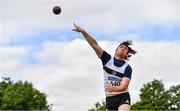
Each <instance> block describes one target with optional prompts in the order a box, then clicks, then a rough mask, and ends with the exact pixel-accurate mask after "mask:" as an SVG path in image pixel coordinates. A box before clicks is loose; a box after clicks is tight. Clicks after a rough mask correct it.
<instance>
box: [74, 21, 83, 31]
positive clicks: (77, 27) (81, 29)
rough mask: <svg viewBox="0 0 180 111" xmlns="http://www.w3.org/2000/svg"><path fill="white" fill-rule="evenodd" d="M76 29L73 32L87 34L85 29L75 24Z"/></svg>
mask: <svg viewBox="0 0 180 111" xmlns="http://www.w3.org/2000/svg"><path fill="white" fill-rule="evenodd" d="M73 25H74V27H75V29H73V31H75V32H81V33H82V32H85V30H84V29H83V28H81V27H80V26H78V25H76V24H75V23H73Z"/></svg>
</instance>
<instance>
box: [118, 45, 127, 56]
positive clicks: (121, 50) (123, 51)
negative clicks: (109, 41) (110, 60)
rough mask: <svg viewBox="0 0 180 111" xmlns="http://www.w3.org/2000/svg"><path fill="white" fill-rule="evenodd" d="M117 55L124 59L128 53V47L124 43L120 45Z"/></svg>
mask: <svg viewBox="0 0 180 111" xmlns="http://www.w3.org/2000/svg"><path fill="white" fill-rule="evenodd" d="M116 55H118V56H119V57H121V58H123V59H124V58H125V57H126V56H127V55H128V47H127V46H125V45H124V44H121V45H119V46H118V48H117V50H116Z"/></svg>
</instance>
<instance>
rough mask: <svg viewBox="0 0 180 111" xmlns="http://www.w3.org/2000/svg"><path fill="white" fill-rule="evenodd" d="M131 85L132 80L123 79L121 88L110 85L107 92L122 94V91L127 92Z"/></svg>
mask: <svg viewBox="0 0 180 111" xmlns="http://www.w3.org/2000/svg"><path fill="white" fill-rule="evenodd" d="M129 83H130V78H128V77H123V78H122V82H121V84H120V85H119V86H112V85H109V86H108V88H107V90H108V91H109V92H122V91H125V90H126V89H127V88H128V86H129Z"/></svg>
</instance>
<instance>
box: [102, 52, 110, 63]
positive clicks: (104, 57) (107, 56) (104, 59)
mask: <svg viewBox="0 0 180 111" xmlns="http://www.w3.org/2000/svg"><path fill="white" fill-rule="evenodd" d="M100 59H101V61H102V63H103V66H104V65H105V64H106V63H107V62H108V61H109V60H110V59H111V55H110V54H109V53H107V52H106V51H104V50H103V54H102V56H101V58H100Z"/></svg>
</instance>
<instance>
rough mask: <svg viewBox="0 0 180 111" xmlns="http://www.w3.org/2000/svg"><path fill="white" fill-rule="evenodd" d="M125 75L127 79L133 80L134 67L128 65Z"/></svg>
mask: <svg viewBox="0 0 180 111" xmlns="http://www.w3.org/2000/svg"><path fill="white" fill-rule="evenodd" d="M126 64H128V63H126ZM124 75H125V77H128V78H130V79H131V75H132V67H131V66H130V65H129V64H128V65H127V67H126V69H125V72H124Z"/></svg>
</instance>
